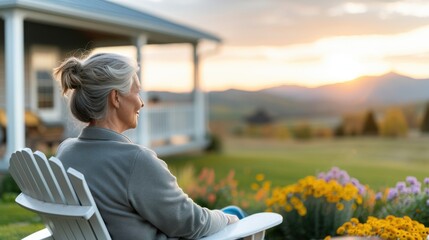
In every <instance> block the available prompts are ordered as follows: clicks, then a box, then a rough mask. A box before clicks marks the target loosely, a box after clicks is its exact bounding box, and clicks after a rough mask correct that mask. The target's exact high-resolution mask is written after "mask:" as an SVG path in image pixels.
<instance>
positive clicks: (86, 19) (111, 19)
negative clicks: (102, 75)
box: [0, 0, 221, 45]
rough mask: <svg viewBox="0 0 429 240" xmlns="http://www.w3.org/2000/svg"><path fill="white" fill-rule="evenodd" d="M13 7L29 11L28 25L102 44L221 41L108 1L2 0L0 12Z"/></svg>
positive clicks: (215, 37) (26, 16)
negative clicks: (136, 39)
mask: <svg viewBox="0 0 429 240" xmlns="http://www.w3.org/2000/svg"><path fill="white" fill-rule="evenodd" d="M11 8H15V9H21V10H22V11H23V12H25V20H26V21H27V22H31V23H32V24H33V23H34V24H37V23H39V24H45V26H49V25H50V26H52V28H55V27H56V29H59V28H68V29H72V30H73V31H76V32H78V33H80V34H79V35H82V36H84V37H86V38H88V39H91V40H92V41H96V42H97V43H98V44H103V43H104V44H106V43H107V42H110V43H109V44H107V45H111V44H113V45H125V44H130V41H132V40H130V37H135V36H138V35H140V34H144V35H146V37H147V41H148V42H147V44H163V43H196V42H198V41H199V40H203V39H204V40H209V41H214V42H220V41H221V40H220V38H218V37H217V36H215V35H212V34H209V33H206V32H203V31H200V30H197V29H195V28H191V27H188V26H185V25H181V24H177V23H175V22H172V21H168V20H165V19H162V18H159V17H156V16H153V15H151V14H148V13H145V12H141V11H137V10H134V9H131V8H127V7H125V6H122V5H118V4H115V3H112V2H108V1H104V0H43V1H40V0H4V1H0V11H2V10H7V9H11ZM30 25H31V24H30ZM54 26H55V27H54ZM51 30H52V29H51Z"/></svg>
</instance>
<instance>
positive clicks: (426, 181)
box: [423, 177, 429, 185]
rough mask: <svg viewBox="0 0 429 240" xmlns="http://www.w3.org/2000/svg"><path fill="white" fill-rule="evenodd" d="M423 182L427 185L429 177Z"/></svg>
mask: <svg viewBox="0 0 429 240" xmlns="http://www.w3.org/2000/svg"><path fill="white" fill-rule="evenodd" d="M423 182H424V183H425V184H426V185H429V178H428V177H427V178H425V180H423Z"/></svg>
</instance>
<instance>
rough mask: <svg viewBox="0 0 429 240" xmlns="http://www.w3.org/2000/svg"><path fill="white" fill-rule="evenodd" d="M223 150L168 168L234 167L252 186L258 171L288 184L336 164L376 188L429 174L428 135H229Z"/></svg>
mask: <svg viewBox="0 0 429 240" xmlns="http://www.w3.org/2000/svg"><path fill="white" fill-rule="evenodd" d="M223 144H224V152H223V153H222V154H208V155H201V154H200V155H198V154H195V155H186V156H176V157H169V158H165V160H166V161H167V163H168V164H169V166H170V168H172V169H180V168H181V167H183V166H186V165H193V166H195V167H196V169H197V170H198V169H201V168H203V167H209V168H214V169H215V171H216V174H217V175H218V176H219V177H222V176H225V175H226V173H227V172H228V171H229V170H230V169H233V170H235V172H236V178H237V180H238V181H239V184H240V187H242V188H243V189H244V190H246V189H248V188H249V187H250V185H251V183H252V182H254V177H255V175H256V174H258V173H264V174H265V175H266V179H268V180H271V181H272V182H273V184H274V185H287V184H291V183H293V182H295V181H296V180H298V179H300V178H303V177H305V176H307V175H315V174H317V173H318V172H321V171H327V170H329V169H330V168H331V167H333V166H337V167H340V168H341V169H344V170H347V171H348V173H349V174H350V175H351V176H352V177H355V178H357V179H358V180H359V181H360V182H361V183H363V184H368V185H369V186H370V187H372V188H373V189H379V188H381V187H385V186H392V185H393V184H395V183H396V182H397V181H400V180H405V177H406V176H410V175H413V176H416V177H417V178H418V179H420V180H421V181H422V180H423V178H424V177H426V176H428V177H429V168H428V167H429V137H419V138H409V139H385V138H349V139H340V140H313V141H307V142H294V141H273V140H255V139H225V140H224V141H223Z"/></svg>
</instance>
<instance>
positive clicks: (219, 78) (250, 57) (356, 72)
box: [98, 26, 429, 91]
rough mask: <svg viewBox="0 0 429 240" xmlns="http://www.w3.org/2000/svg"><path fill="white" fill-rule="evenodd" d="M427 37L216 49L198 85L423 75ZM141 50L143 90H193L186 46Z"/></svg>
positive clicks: (204, 62)
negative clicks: (385, 74) (393, 74)
mask: <svg viewBox="0 0 429 240" xmlns="http://www.w3.org/2000/svg"><path fill="white" fill-rule="evenodd" d="M428 38H429V26H426V27H422V28H418V29H415V30H412V31H409V32H405V33H400V34H391V35H359V36H339V37H331V38H324V39H320V40H318V41H315V42H312V43H306V44H296V45H290V46H286V47H283V46H277V47H275V46H257V47H255V46H251V47H246V46H224V47H221V48H220V49H218V50H216V51H214V52H213V51H208V52H207V51H206V52H202V54H201V56H200V60H201V65H200V67H201V71H200V77H201V85H202V87H203V89H204V90H206V91H209V90H225V89H228V88H239V89H244V90H258V89H261V88H266V87H272V86H276V85H284V84H297V85H302V86H308V87H314V86H320V85H324V84H332V83H337V82H344V81H349V80H352V79H355V78H357V77H360V76H363V75H365V76H374V75H381V74H384V73H387V72H389V71H395V72H397V73H400V74H405V75H407V76H410V77H416V78H427V77H429V68H428V67H427V64H426V63H427V62H428V61H429V44H427V39H428ZM130 48H131V50H130ZM124 49H125V48H117V49H115V51H118V50H119V51H120V52H126V53H127V54H128V55H130V56H131V57H135V50H132V49H133V48H132V47H129V48H128V50H126V51H125V50H124ZM98 51H105V49H101V50H98ZM143 52H144V65H143V69H144V84H145V86H147V89H149V90H172V91H189V90H191V89H192V85H193V81H192V78H193V76H192V51H191V48H190V47H189V46H186V45H185V46H183V45H182V46H165V45H163V46H147V47H145V48H144V50H143Z"/></svg>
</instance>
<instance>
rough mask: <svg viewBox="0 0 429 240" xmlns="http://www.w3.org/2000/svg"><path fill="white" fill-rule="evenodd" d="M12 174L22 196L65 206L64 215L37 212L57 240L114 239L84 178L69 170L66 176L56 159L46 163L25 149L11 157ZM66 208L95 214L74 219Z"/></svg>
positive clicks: (40, 156) (10, 168)
mask: <svg viewBox="0 0 429 240" xmlns="http://www.w3.org/2000/svg"><path fill="white" fill-rule="evenodd" d="M9 172H10V174H11V175H12V177H13V178H14V180H15V181H16V183H17V185H18V186H19V188H20V189H21V191H22V193H21V194H25V195H27V196H28V197H31V198H33V199H37V200H39V202H44V203H51V204H55V205H52V206H55V207H57V206H60V205H62V206H64V214H52V213H47V212H43V211H41V210H40V211H39V210H37V211H36V212H37V213H38V214H39V215H40V216H41V218H42V220H43V222H44V223H45V225H46V227H47V228H48V229H49V231H50V232H51V234H52V237H53V238H54V239H66V240H74V239H76V240H78V239H89V240H97V239H111V238H110V235H109V233H108V231H107V228H106V226H105V224H104V222H103V219H102V218H101V215H100V213H99V211H98V209H97V208H96V205H95V201H94V199H93V197H92V195H91V192H90V190H89V188H88V185H87V183H86V181H85V178H84V176H83V175H82V174H81V173H79V172H78V171H76V170H74V169H72V168H69V169H68V171H67V172H66V171H65V169H64V167H63V165H62V163H61V162H60V161H59V160H58V159H57V158H55V157H51V158H50V159H49V160H47V158H46V156H45V155H44V154H43V153H42V152H39V151H37V152H35V153H33V152H32V151H31V150H30V149H28V148H24V149H22V150H20V151H16V152H15V153H13V154H12V155H11V158H10V167H9ZM36 202H38V201H36ZM67 205H71V206H93V207H94V208H95V212H94V214H92V216H89V217H88V218H86V217H71V216H69V215H68V214H67ZM23 207H26V206H23ZM27 208H28V207H27ZM29 209H30V208H29ZM30 210H33V209H30Z"/></svg>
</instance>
